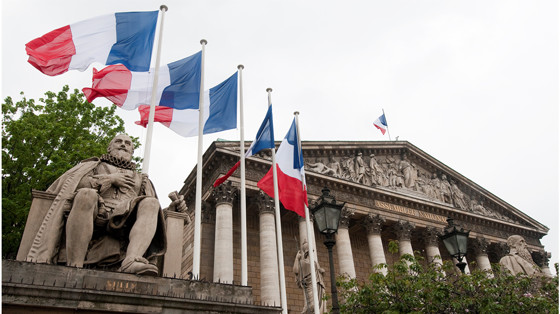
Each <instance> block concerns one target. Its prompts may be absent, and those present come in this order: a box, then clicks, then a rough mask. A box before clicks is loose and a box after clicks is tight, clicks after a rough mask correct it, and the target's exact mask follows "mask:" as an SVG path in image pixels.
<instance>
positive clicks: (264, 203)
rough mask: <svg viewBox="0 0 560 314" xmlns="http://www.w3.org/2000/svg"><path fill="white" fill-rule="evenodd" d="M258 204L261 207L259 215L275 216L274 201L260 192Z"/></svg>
mask: <svg viewBox="0 0 560 314" xmlns="http://www.w3.org/2000/svg"><path fill="white" fill-rule="evenodd" d="M257 203H258V207H259V214H260V215H262V214H274V210H275V205H274V199H273V198H272V197H270V196H268V195H267V194H266V193H264V192H263V191H260V192H259V196H257Z"/></svg>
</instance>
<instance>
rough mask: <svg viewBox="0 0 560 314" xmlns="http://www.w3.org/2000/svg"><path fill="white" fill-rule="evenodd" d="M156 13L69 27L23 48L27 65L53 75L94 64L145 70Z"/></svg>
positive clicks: (103, 18) (123, 15)
mask: <svg viewBox="0 0 560 314" xmlns="http://www.w3.org/2000/svg"><path fill="white" fill-rule="evenodd" d="M157 17H158V11H149V12H123V13H113V14H108V15H103V16H100V17H96V18H92V19H89V20H85V21H81V22H77V23H74V24H70V25H67V26H64V27H61V28H58V29H55V30H54V31H51V32H49V33H47V34H45V35H43V36H41V37H39V38H36V39H34V40H32V41H30V42H28V43H27V44H26V45H25V50H26V52H27V54H28V55H29V60H28V61H29V63H31V64H32V65H33V66H34V67H36V68H37V69H38V70H39V71H41V72H43V73H44V74H47V75H50V76H55V75H59V74H62V73H64V72H66V71H68V70H79V71H85V70H86V69H87V68H88V67H89V65H90V64H92V63H93V62H100V63H102V64H106V65H109V64H118V63H121V64H124V65H125V66H126V67H127V68H128V69H130V70H132V71H148V70H149V69H150V61H151V59H152V48H153V45H154V37H155V31H156V24H157Z"/></svg>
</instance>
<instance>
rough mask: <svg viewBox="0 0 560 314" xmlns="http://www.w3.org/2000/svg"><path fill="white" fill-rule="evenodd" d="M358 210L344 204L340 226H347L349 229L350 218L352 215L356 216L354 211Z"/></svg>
mask: <svg viewBox="0 0 560 314" xmlns="http://www.w3.org/2000/svg"><path fill="white" fill-rule="evenodd" d="M355 212H356V209H354V208H349V207H348V206H344V207H343V208H342V211H341V212H340V222H339V228H346V229H348V226H349V224H350V218H351V217H352V216H354V213H355Z"/></svg>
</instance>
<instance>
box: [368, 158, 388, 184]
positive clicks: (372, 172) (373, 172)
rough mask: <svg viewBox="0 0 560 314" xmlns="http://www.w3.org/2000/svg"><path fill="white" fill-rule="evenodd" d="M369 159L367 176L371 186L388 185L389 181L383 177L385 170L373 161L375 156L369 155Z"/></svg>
mask: <svg viewBox="0 0 560 314" xmlns="http://www.w3.org/2000/svg"><path fill="white" fill-rule="evenodd" d="M369 157H370V159H369V176H370V180H371V182H372V184H374V185H380V186H387V185H389V180H388V179H387V176H386V175H385V170H384V169H383V167H381V165H380V164H379V163H378V162H377V160H376V159H375V154H371V155H369Z"/></svg>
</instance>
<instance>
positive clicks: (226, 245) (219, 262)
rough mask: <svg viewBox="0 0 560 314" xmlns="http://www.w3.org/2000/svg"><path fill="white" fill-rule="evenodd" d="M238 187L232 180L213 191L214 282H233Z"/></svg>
mask: <svg viewBox="0 0 560 314" xmlns="http://www.w3.org/2000/svg"><path fill="white" fill-rule="evenodd" d="M236 194H237V188H236V187H234V186H232V184H231V181H228V182H227V183H224V184H222V185H220V186H218V187H217V188H215V189H214V191H212V196H213V197H214V199H215V201H216V236H215V242H214V277H213V278H214V282H218V281H219V282H224V283H232V282H233V213H232V210H233V199H234V198H235V196H236Z"/></svg>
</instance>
